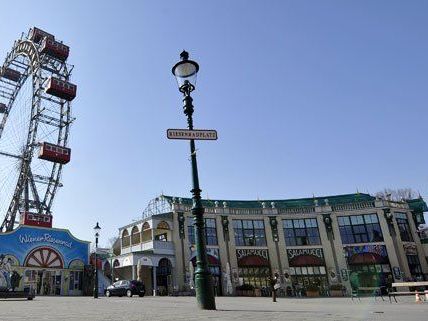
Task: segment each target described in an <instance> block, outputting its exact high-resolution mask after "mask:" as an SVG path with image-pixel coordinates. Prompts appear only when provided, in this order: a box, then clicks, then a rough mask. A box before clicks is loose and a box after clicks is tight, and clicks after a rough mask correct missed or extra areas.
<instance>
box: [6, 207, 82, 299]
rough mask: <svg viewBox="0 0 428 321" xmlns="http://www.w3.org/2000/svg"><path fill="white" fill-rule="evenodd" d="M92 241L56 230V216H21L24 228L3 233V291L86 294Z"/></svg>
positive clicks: (29, 214) (31, 214) (62, 230)
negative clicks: (10, 277)
mask: <svg viewBox="0 0 428 321" xmlns="http://www.w3.org/2000/svg"><path fill="white" fill-rule="evenodd" d="M89 244H90V242H87V241H82V240H79V239H77V238H76V237H74V236H73V235H72V234H71V233H70V231H69V230H66V229H58V228H52V216H51V215H45V214H37V213H30V212H23V213H21V217H20V225H19V226H18V227H17V228H16V229H14V230H12V231H10V232H5V233H0V288H3V289H4V288H7V287H8V286H10V283H11V280H8V279H7V276H6V275H14V277H15V282H12V283H15V286H16V288H15V290H25V289H28V288H29V289H31V290H32V291H35V294H36V295H82V294H83V286H84V285H83V284H84V283H85V282H84V268H85V266H87V265H88V261H89Z"/></svg>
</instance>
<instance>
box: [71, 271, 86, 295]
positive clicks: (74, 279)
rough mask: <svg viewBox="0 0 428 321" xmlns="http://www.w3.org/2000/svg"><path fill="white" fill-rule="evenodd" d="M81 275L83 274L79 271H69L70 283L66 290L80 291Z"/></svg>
mask: <svg viewBox="0 0 428 321" xmlns="http://www.w3.org/2000/svg"><path fill="white" fill-rule="evenodd" d="M82 275H83V272H80V271H71V272H70V283H69V286H68V289H69V290H71V291H73V290H82V281H83V280H82V279H83V278H82Z"/></svg>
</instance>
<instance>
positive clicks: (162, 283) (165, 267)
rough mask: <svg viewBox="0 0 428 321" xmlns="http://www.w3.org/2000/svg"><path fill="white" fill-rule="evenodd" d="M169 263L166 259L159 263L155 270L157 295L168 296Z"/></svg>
mask: <svg viewBox="0 0 428 321" xmlns="http://www.w3.org/2000/svg"><path fill="white" fill-rule="evenodd" d="M171 267H172V266H171V262H170V261H169V260H168V259H167V258H163V259H161V260H160V261H159V265H158V267H157V269H156V284H157V287H158V294H159V295H168V276H170V275H171Z"/></svg>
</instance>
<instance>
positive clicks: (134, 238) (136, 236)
mask: <svg viewBox="0 0 428 321" xmlns="http://www.w3.org/2000/svg"><path fill="white" fill-rule="evenodd" d="M138 243H140V230H139V229H138V227H137V226H134V227H133V228H132V230H131V244H132V245H135V244H138Z"/></svg>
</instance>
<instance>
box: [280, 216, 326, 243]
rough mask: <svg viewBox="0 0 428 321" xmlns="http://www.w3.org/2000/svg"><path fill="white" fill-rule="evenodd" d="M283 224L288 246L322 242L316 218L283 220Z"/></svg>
mask: <svg viewBox="0 0 428 321" xmlns="http://www.w3.org/2000/svg"><path fill="white" fill-rule="evenodd" d="M282 226H283V229H284V236H285V244H287V245H288V246H296V245H297V246H299V245H318V244H321V241H320V233H319V231H318V223H317V219H316V218H307V219H299V220H282Z"/></svg>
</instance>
